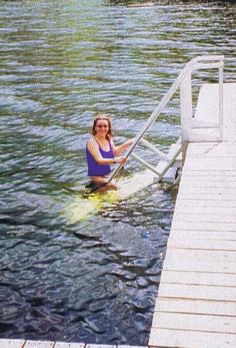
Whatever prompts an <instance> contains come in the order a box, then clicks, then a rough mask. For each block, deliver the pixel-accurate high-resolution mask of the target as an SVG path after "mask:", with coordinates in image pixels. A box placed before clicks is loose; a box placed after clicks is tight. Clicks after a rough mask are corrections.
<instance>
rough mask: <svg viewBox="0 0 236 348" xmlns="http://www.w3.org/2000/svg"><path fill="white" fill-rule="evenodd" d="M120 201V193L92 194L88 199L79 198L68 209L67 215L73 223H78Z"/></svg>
mask: <svg viewBox="0 0 236 348" xmlns="http://www.w3.org/2000/svg"><path fill="white" fill-rule="evenodd" d="M119 199H120V197H119V193H118V191H108V192H105V193H99V192H97V193H91V194H90V195H88V197H87V198H83V197H81V196H77V197H75V198H74V200H73V202H72V203H71V204H70V205H69V206H68V207H67V208H66V215H67V217H68V218H69V221H70V222H71V223H76V222H79V221H82V220H85V219H87V218H88V217H89V216H91V215H94V214H96V213H98V212H99V211H101V210H103V208H105V207H106V206H108V205H110V204H114V203H116V202H118V201H119Z"/></svg>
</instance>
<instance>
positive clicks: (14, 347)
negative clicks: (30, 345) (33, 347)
mask: <svg viewBox="0 0 236 348" xmlns="http://www.w3.org/2000/svg"><path fill="white" fill-rule="evenodd" d="M24 343H25V340H17V339H15V340H12V339H8V338H1V339H0V347H1V348H23V346H24Z"/></svg>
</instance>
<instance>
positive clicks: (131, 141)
mask: <svg viewBox="0 0 236 348" xmlns="http://www.w3.org/2000/svg"><path fill="white" fill-rule="evenodd" d="M134 139H135V138H132V139H129V140H127V141H126V142H125V144H126V145H127V147H129V146H130V145H132V144H133V142H134Z"/></svg>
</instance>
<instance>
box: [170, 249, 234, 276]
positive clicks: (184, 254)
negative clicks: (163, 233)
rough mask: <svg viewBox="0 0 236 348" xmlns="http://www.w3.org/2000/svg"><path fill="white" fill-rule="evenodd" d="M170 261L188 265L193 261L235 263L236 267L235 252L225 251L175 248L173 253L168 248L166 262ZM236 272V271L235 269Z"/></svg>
mask: <svg viewBox="0 0 236 348" xmlns="http://www.w3.org/2000/svg"><path fill="white" fill-rule="evenodd" d="M166 260H167V261H168V260H174V261H175V260H176V261H178V260H184V261H185V262H186V263H187V262H188V263H189V262H191V261H198V260H199V261H205V262H210V263H211V262H220V263H223V262H224V263H225V264H227V263H228V262H229V263H234V262H235V265H236V253H235V252H234V251H230V250H229V251H228V250H227V251H225V250H202V249H200V250H199V249H191V250H190V249H178V248H175V251H174V252H173V251H172V250H171V249H169V248H168V250H167V252H166V257H165V261H166ZM235 271H236V269H235Z"/></svg>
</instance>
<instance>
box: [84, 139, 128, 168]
mask: <svg viewBox="0 0 236 348" xmlns="http://www.w3.org/2000/svg"><path fill="white" fill-rule="evenodd" d="M87 148H88V150H89V152H90V153H91V155H92V156H93V158H94V159H95V161H96V162H97V163H98V164H101V165H110V164H113V163H125V162H126V159H125V158H124V157H117V158H116V157H114V158H103V157H102V155H101V153H100V151H99V146H98V144H97V142H96V141H94V140H93V139H90V140H89V141H88V144H87Z"/></svg>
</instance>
